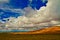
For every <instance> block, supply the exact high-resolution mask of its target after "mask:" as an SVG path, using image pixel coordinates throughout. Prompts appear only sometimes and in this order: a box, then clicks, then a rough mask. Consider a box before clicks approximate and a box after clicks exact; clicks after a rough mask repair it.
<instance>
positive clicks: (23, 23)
mask: <svg viewBox="0 0 60 40" xmlns="http://www.w3.org/2000/svg"><path fill="white" fill-rule="evenodd" d="M59 2H60V0H48V3H47V7H44V6H43V7H41V9H40V10H33V9H32V8H31V7H27V8H25V9H23V11H22V12H24V14H25V15H24V16H19V17H18V18H14V17H10V18H9V21H7V22H6V23H3V25H4V26H5V27H3V28H4V29H5V30H13V29H18V30H28V29H24V28H25V27H26V28H31V27H32V28H33V29H29V30H36V29H41V28H45V27H49V26H53V25H56V24H59V25H60V11H59V10H60V4H59ZM0 26H2V25H1V24H0ZM0 29H2V27H1V28H0Z"/></svg>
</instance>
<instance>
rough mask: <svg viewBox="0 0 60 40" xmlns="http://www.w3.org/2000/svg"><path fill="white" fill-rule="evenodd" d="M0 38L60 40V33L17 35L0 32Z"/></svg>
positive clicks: (13, 39) (4, 39) (6, 39)
mask: <svg viewBox="0 0 60 40" xmlns="http://www.w3.org/2000/svg"><path fill="white" fill-rule="evenodd" d="M0 40H60V34H37V35H27V34H26V35H19V34H17V35H15V34H9V33H0Z"/></svg>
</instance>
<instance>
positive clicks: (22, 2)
mask: <svg viewBox="0 0 60 40" xmlns="http://www.w3.org/2000/svg"><path fill="white" fill-rule="evenodd" d="M1 2H3V0H2V1H1ZM4 2H6V1H4ZM47 2H48V1H47V0H46V1H45V2H43V1H42V0H32V1H30V0H9V2H8V3H7V2H6V3H3V4H2V5H3V7H5V6H6V5H8V7H10V9H24V8H26V7H29V6H30V7H31V8H32V9H33V10H35V9H37V10H39V9H40V8H41V7H42V6H46V4H47ZM0 6H1V5H0ZM2 12H3V14H2ZM0 13H1V14H0V20H2V21H5V20H3V19H4V18H8V17H18V16H22V15H23V14H22V13H21V14H20V13H15V12H12V11H11V10H8V9H7V10H6V11H5V10H3V9H1V8H0Z"/></svg>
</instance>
